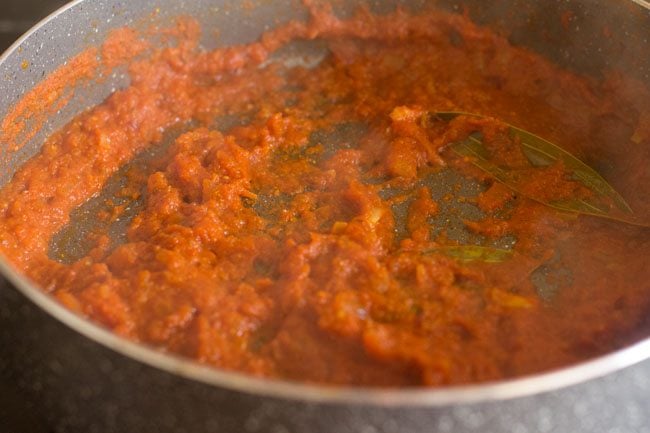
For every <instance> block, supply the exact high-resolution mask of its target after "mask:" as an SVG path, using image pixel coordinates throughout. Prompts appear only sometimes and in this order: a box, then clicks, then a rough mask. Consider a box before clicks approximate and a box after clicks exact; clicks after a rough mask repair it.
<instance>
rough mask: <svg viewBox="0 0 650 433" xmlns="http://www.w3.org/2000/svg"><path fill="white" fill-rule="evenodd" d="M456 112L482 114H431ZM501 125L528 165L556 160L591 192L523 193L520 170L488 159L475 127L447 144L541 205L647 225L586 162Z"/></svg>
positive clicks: (451, 116)
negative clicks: (574, 194) (555, 196)
mask: <svg viewBox="0 0 650 433" xmlns="http://www.w3.org/2000/svg"><path fill="white" fill-rule="evenodd" d="M459 116H468V117H475V118H485V117H484V116H481V115H478V114H471V113H463V112H438V113H434V117H435V118H437V119H440V120H442V121H445V122H449V121H451V120H453V119H455V118H456V117H459ZM504 125H505V126H506V127H507V129H508V134H509V135H510V137H511V138H512V139H514V140H517V141H518V142H519V145H520V147H521V151H522V153H523V154H524V155H525V156H526V158H527V159H528V161H529V163H530V164H531V168H540V167H548V166H551V165H553V164H555V163H558V162H560V163H562V165H563V167H564V168H565V169H566V170H567V174H568V175H569V176H570V179H571V180H573V181H576V182H579V183H580V184H582V185H584V186H585V187H586V188H587V189H588V190H589V191H590V192H591V194H590V195H589V197H569V198H558V199H544V198H540V197H535V196H533V195H530V194H527V193H526V191H524V190H522V189H520V188H519V187H518V180H519V179H520V178H519V177H518V176H520V175H521V173H519V172H516V171H515V170H510V169H508V168H504V167H501V166H499V165H497V164H495V163H494V162H492V161H491V160H490V155H489V152H488V150H487V149H486V147H485V146H484V144H483V137H482V135H481V133H480V132H478V131H477V132H474V133H472V134H470V135H469V136H468V137H467V138H466V139H463V140H459V141H457V142H455V143H453V144H451V146H450V147H451V149H452V150H453V151H454V152H456V153H457V154H459V155H461V156H465V157H468V158H469V159H470V160H471V162H472V163H473V164H474V165H476V166H477V167H479V168H480V169H482V170H483V171H485V172H487V173H489V174H491V175H492V176H494V177H495V178H496V179H497V180H498V181H500V182H502V183H503V184H505V185H506V186H508V187H510V188H511V189H513V190H514V191H517V192H518V193H520V194H522V195H524V196H526V197H528V198H530V199H532V200H535V201H537V202H539V203H542V204H544V205H547V206H550V207H553V208H555V209H558V210H562V211H565V212H572V213H580V214H586V215H593V216H597V217H602V218H608V219H613V220H618V221H622V222H626V223H629V224H634V225H640V226H646V227H647V226H648V225H650V223H648V222H642V221H640V220H639V219H638V218H637V217H636V215H635V214H634V212H633V211H632V209H631V208H630V206H629V205H628V204H627V202H626V201H625V199H624V198H623V197H622V196H621V195H620V194H619V193H618V192H617V191H616V190H615V189H614V188H613V187H612V186H611V185H610V184H609V183H607V181H606V180H605V179H604V178H603V177H602V176H601V175H600V174H598V172H596V171H595V170H594V169H592V168H591V167H589V166H588V165H587V164H585V163H584V162H582V161H580V160H579V159H578V158H576V157H575V156H573V155H572V154H570V153H569V152H567V151H566V150H564V149H562V148H561V147H559V146H557V145H555V144H553V143H551V142H549V141H548V140H545V139H543V138H541V137H539V136H538V135H535V134H532V133H530V132H528V131H525V130H523V129H521V128H517V127H515V126H512V125H509V124H506V123H504Z"/></svg>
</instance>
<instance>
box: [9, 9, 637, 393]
mask: <svg viewBox="0 0 650 433" xmlns="http://www.w3.org/2000/svg"><path fill="white" fill-rule="evenodd" d="M167 33H168V34H169V33H171V34H173V36H175V38H176V39H177V44H176V45H174V46H173V47H167V48H164V49H154V48H151V46H150V45H149V44H147V43H146V42H144V40H143V41H141V42H137V43H136V42H134V41H136V40H138V37H140V36H137V35H136V33H135V31H133V30H123V31H121V32H118V33H116V34H115V35H114V36H113V38H114V39H112V41H111V45H109V46H107V47H104V49H103V51H104V52H105V53H109V54H110V56H111V57H112V58H115V59H117V60H115V62H117V61H121V60H123V59H126V58H128V59H130V58H132V57H133V53H131V52H126V51H124V44H120V40H119V38H120V37H123V38H125V40H128V41H131V44H133V45H134V46H136V47H139V48H138V50H137V53H140V52H141V51H142V50H144V49H145V48H146V49H147V50H148V53H147V54H146V56H144V57H142V58H138V59H137V60H133V61H132V62H131V64H130V67H129V73H130V77H131V84H130V85H129V86H128V87H127V88H125V89H122V90H118V91H116V92H115V93H114V94H112V95H111V96H110V97H109V98H108V99H107V100H106V101H105V102H104V103H102V104H101V105H98V106H96V107H92V108H89V109H88V110H87V111H85V112H84V113H82V114H80V115H79V116H78V117H76V118H75V119H73V120H72V121H71V122H70V123H69V124H68V125H67V126H65V127H64V128H63V129H62V130H60V131H58V132H57V133H55V134H54V135H53V136H52V137H50V139H49V140H48V141H47V142H46V143H45V144H44V146H43V148H42V151H41V152H40V153H39V154H38V155H37V156H35V157H34V158H32V159H31V160H30V161H28V162H27V163H26V164H25V165H24V166H23V167H22V168H20V169H19V170H18V172H17V173H16V174H15V176H14V178H13V180H11V181H10V182H9V183H8V184H7V185H5V186H4V188H3V189H2V191H1V192H0V249H1V251H2V253H3V254H4V255H5V256H6V257H7V259H8V260H9V261H10V262H11V263H12V264H13V265H14V266H15V267H16V268H17V269H19V270H20V271H21V272H23V273H25V274H26V275H27V276H28V277H29V278H31V279H32V280H34V281H35V282H36V283H37V284H38V285H39V286H40V287H42V288H43V290H45V291H46V292H47V293H50V294H51V295H52V296H53V297H55V298H56V299H58V300H59V301H60V302H61V303H62V304H64V305H65V306H67V307H68V308H70V309H72V310H74V311H76V312H78V313H79V314H81V315H83V316H85V317H87V318H88V319H90V320H92V321H94V322H96V323H99V324H101V325H102V326H105V327H107V328H108V329H110V330H112V331H114V332H115V333H117V334H119V335H122V336H124V337H126V338H128V339H130V340H133V341H136V342H140V343H143V344H146V345H149V346H153V347H155V348H158V349H159V350H162V351H167V352H171V353H175V354H180V355H182V356H186V357H189V358H193V359H195V360H198V361H199V362H201V363H204V364H208V365H211V366H214V367H217V368H221V369H226V370H234V371H239V372H244V373H248V374H251V375H255V376H260V377H269V378H280V379H286V380H292V381H302V382H315V383H328V384H346V385H357V386H422V385H425V386H444V385H452V384H466V383H476V382H486V381H496V380H501V379H504V378H511V377H518V376H522V375H526V374H531V373H536V372H540V371H547V370H550V369H554V368H558V367H562V366H566V365H570V364H572V363H576V362H579V361H582V360H585V359H588V358H591V357H594V356H597V355H600V354H604V353H606V352H608V351H611V350H614V349H616V348H619V347H622V346H624V345H626V344H629V343H631V342H633V341H636V340H638V339H640V338H642V337H644V336H646V335H647V332H648V325H650V324H649V323H648V320H647V317H649V316H648V314H649V313H650V283H649V281H650V270H649V269H650V267H649V266H648V259H647V258H648V257H649V256H650V230H648V229H647V228H645V227H643V226H642V225H633V224H626V223H623V222H620V221H614V220H608V219H603V218H597V217H593V216H588V215H579V214H577V213H570V212H561V211H558V210H556V209H554V208H551V207H548V206H545V205H544V204H542V203H540V201H541V202H544V201H545V200H549V199H550V198H553V197H560V198H562V199H567V198H573V197H576V198H585V197H587V198H588V197H589V196H590V194H593V191H590V190H589V189H588V188H587V187H585V186H584V185H582V184H580V183H579V182H577V181H576V179H573V178H572V177H571V175H570V172H569V171H567V169H566V167H563V166H561V165H554V166H550V167H546V168H544V169H540V170H537V171H535V174H534V175H530V176H529V175H528V174H527V175H526V176H527V177H526V180H525V182H524V183H525V185H524V186H523V187H522V189H521V190H519V192H517V191H514V190H513V189H511V188H510V187H508V186H507V185H504V184H503V183H500V182H499V181H497V180H496V179H495V178H493V177H492V175H491V174H489V173H487V172H485V171H482V170H481V169H479V168H478V167H476V166H475V165H474V164H472V161H471V160H470V159H469V158H467V157H463V156H461V155H459V154H458V153H455V152H454V151H453V150H452V149H451V145H452V144H453V143H454V142H456V141H458V140H460V139H464V138H467V136H468V135H469V134H470V133H472V132H481V133H483V136H484V138H485V140H486V147H487V148H488V150H489V151H490V152H491V154H492V156H493V158H494V160H495V161H496V162H497V163H498V164H500V165H502V166H508V167H510V168H511V169H518V168H521V167H523V166H525V165H526V164H527V163H526V161H525V157H524V156H523V154H522V153H521V152H520V150H518V149H519V147H518V146H517V143H515V142H513V141H512V139H511V138H508V136H507V134H505V133H504V130H503V125H504V123H503V122H507V123H508V124H512V125H517V126H518V127H520V128H524V129H526V130H529V131H531V132H533V133H535V134H538V135H540V136H543V137H544V138H546V139H548V140H550V141H552V142H553V143H556V144H557V145H558V146H561V147H562V148H564V149H566V150H567V151H569V152H571V153H572V154H574V155H576V156H577V157H579V158H581V159H582V160H583V161H584V162H586V163H587V164H588V165H590V166H591V167H593V168H594V169H595V170H597V171H598V172H599V173H600V174H601V175H602V176H603V177H604V178H605V179H606V180H607V181H608V182H609V183H610V184H611V185H612V186H613V187H614V188H615V189H616V190H617V191H618V192H620V194H621V195H622V196H623V197H625V198H626V200H627V201H628V203H629V204H630V206H631V207H632V209H633V210H634V212H635V213H636V215H638V218H637V220H640V221H643V220H644V215H645V221H648V219H647V215H648V214H649V213H650V205H649V203H648V200H647V197H648V193H650V187H649V185H650V175H649V173H648V170H647V164H648V160H649V158H650V154H649V152H650V133H649V130H648V128H644V127H642V125H644V124H647V117H646V118H645V120H644V117H643V116H644V115H645V114H644V113H647V112H649V109H650V107H648V103H649V102H648V101H650V94H649V93H648V89H647V88H646V87H645V86H644V85H643V84H642V83H636V82H631V81H628V80H626V79H624V78H623V77H620V76H615V75H612V76H610V77H609V78H607V79H605V80H604V81H596V80H595V79H593V78H587V77H583V76H579V75H576V74H575V73H572V72H569V71H565V70H562V69H561V68H559V67H558V66H555V65H553V64H551V63H550V62H548V61H547V60H545V59H544V58H542V57H540V56H538V55H537V54H534V53H533V52H531V51H528V50H526V49H524V48H521V47H515V46H512V45H511V44H510V43H509V42H508V41H507V40H506V39H505V38H504V37H502V36H498V35H496V34H495V33H493V32H491V31H490V30H488V29H485V28H482V27H479V26H477V25H475V24H473V23H472V22H470V21H469V20H468V18H466V17H463V16H459V15H452V14H446V13H443V12H439V11H427V12H423V13H421V14H419V15H409V14H408V13H406V12H404V11H400V10H398V11H396V12H394V13H391V14H389V15H384V16H375V15H372V14H371V13H369V12H368V11H365V10H362V11H360V12H359V13H358V14H357V15H356V16H354V17H352V18H349V19H346V20H342V19H339V18H337V17H336V16H335V15H334V14H333V13H332V12H331V11H329V10H328V9H318V8H313V10H312V17H311V19H310V20H309V22H305V23H302V22H293V23H290V24H287V25H284V26H282V27H279V28H278V29H275V30H272V31H269V32H267V33H265V34H264V35H263V36H262V38H261V39H260V40H259V41H258V42H255V43H252V44H250V45H244V46H234V47H229V48H223V49H218V50H216V51H205V50H202V49H201V48H200V47H199V46H198V44H197V40H198V35H199V29H198V26H197V25H196V23H194V22H193V21H192V20H189V19H182V20H179V24H178V26H177V27H176V28H175V30H173V31H167ZM297 40H303V41H304V40H307V41H313V40H317V41H319V42H318V43H321V44H324V46H326V47H327V55H326V57H325V58H324V59H323V60H322V61H321V62H320V63H318V64H317V65H315V66H314V65H311V66H309V67H308V66H305V65H303V66H296V65H295V62H294V63H293V64H292V65H289V64H285V63H283V61H282V55H281V53H282V52H283V51H282V49H283V48H284V47H285V46H287V45H290V44H292V43H293V42H294V41H297ZM123 51H124V52H123ZM127 51H128V50H127ZM111 53H112V54H111ZM274 53H275V54H274ZM95 54H96V53H95ZM107 55H108V54H107ZM109 63H110V64H108V65H107V66H112V65H113V63H111V62H109ZM57 86H59V87H57V88H56V89H60V88H61V83H58V82H57ZM57 91H58V90H57ZM620 107H625V108H624V109H621V108H620ZM441 111H462V112H470V113H477V114H481V115H484V116H487V117H485V118H484V119H485V120H483V121H482V122H476V121H471V120H468V119H463V118H460V119H457V120H456V121H453V122H443V121H440V120H439V119H436V117H435V116H433V115H432V113H435V112H441ZM644 122H645V123H644ZM179 131H180V132H179ZM5 132H6V131H5ZM170 136H173V139H172V140H171V141H172V142H171V144H165V141H166V140H167V138H168V137H170ZM151 149H159V151H158V153H157V156H156V157H154V158H150V159H149V160H147V161H146V163H142V164H139V165H137V166H133V167H132V169H130V170H129V171H128V173H127V174H125V175H124V178H125V179H126V180H125V185H123V187H122V189H121V191H120V192H119V194H118V195H120V197H122V198H124V197H128V198H129V199H131V200H132V201H133V202H134V203H139V204H138V205H135V204H134V205H133V207H134V208H137V212H135V214H134V215H133V216H132V219H131V220H129V223H128V227H127V228H126V234H125V235H124V236H123V237H122V238H120V239H116V238H115V236H113V235H111V234H110V233H109V230H108V229H107V227H108V226H110V224H112V223H113V222H115V221H116V220H120V219H121V218H126V216H125V212H127V210H126V209H127V207H128V206H127V205H117V204H115V206H112V207H111V206H110V203H109V207H110V209H109V211H104V212H103V213H100V214H98V215H97V216H96V218H97V219H98V220H102V219H103V220H104V221H105V222H106V224H104V225H103V226H102V227H103V229H101V230H100V229H96V230H93V231H92V233H91V234H90V235H89V238H88V239H89V242H91V243H92V248H89V249H88V250H87V251H84V252H83V253H82V254H81V255H80V256H78V257H73V258H70V257H68V258H66V257H64V256H56V257H54V256H53V255H52V254H51V253H50V252H51V250H52V243H53V242H54V241H53V239H55V238H56V234H57V233H59V232H60V231H61V230H64V229H65V228H66V227H68V226H69V225H70V224H76V223H77V222H76V221H75V219H74V218H71V213H73V211H74V210H75V209H76V208H78V207H79V206H82V205H83V204H84V203H86V202H87V201H88V200H89V199H91V198H92V197H96V196H98V195H99V194H100V193H101V191H102V188H103V187H104V185H105V184H106V183H107V181H108V180H109V179H110V178H111V176H113V175H114V174H115V173H116V172H118V170H120V168H121V167H123V166H124V165H125V164H127V163H129V161H131V160H133V158H135V157H136V156H137V155H138V154H140V153H141V152H143V151H147V150H151ZM522 170H524V169H523V168H522ZM522 173H524V172H523V171H522ZM526 173H528V172H526ZM522 185H523V183H522ZM522 192H523V193H522ZM531 197H532V198H533V199H531ZM90 218H91V219H92V218H95V217H90ZM100 225H101V224H100ZM468 246H469V247H475V250H471V249H464V248H466V247H468ZM450 247H454V248H455V249H454V248H450ZM478 247H480V248H483V249H484V250H481V251H488V253H489V252H490V251H492V252H494V251H497V250H498V251H499V252H500V254H501V255H500V256H499V257H497V258H494V257H492V258H491V256H489V254H488V255H487V256H486V255H482V253H481V254H479V255H478V256H476V255H474V256H472V257H469V255H471V254H469V253H470V252H472V251H473V252H474V253H475V252H476V251H479V249H478ZM468 254H469V255H468Z"/></svg>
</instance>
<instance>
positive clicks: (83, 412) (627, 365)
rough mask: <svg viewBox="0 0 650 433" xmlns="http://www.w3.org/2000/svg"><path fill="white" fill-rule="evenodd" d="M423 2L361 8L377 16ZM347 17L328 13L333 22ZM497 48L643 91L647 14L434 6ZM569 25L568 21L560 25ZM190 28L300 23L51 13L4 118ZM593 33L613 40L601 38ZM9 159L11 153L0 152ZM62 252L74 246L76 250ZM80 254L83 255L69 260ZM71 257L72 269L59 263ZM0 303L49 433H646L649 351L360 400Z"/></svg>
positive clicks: (595, 2)
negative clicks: (38, 88) (22, 102)
mask: <svg viewBox="0 0 650 433" xmlns="http://www.w3.org/2000/svg"><path fill="white" fill-rule="evenodd" d="M398 3H399V4H405V5H406V6H407V7H409V8H411V9H413V10H414V11H417V9H418V8H419V7H421V6H422V5H423V4H426V3H428V2H426V1H393V0H386V1H373V2H371V3H370V4H371V7H372V8H373V9H374V10H376V11H377V12H382V11H386V10H390V9H392V8H394V7H395V5H396V4H398ZM358 4H359V2H357V1H339V2H336V7H337V13H341V14H345V13H348V12H349V11H351V10H352V9H353V8H354V7H356V6H357V5H358ZM437 4H438V5H439V6H440V7H441V8H443V9H447V10H450V11H455V12H458V13H464V12H465V11H467V12H468V13H469V14H470V16H471V17H472V18H473V19H475V20H476V21H477V22H479V23H482V24H487V25H489V26H491V27H493V28H494V29H496V30H497V31H499V32H501V33H504V34H507V35H509V38H510V39H511V40H512V42H513V43H515V44H520V45H524V46H527V47H530V48H532V49H533V50H535V51H538V52H539V53H541V54H543V55H544V56H546V57H548V58H550V59H551V60H552V61H554V62H556V63H558V64H560V65H561V66H563V67H566V68H569V69H572V70H574V71H577V72H579V73H582V74H587V75H590V76H593V77H596V78H598V77H601V76H602V75H603V74H605V73H606V71H608V70H610V69H616V70H620V71H624V72H625V73H626V74H627V75H629V76H631V77H633V78H635V79H639V80H644V81H646V82H648V81H650V8H649V6H648V5H647V4H645V3H644V2H643V1H641V0H638V1H636V2H633V1H630V0H562V1H560V0H557V1H556V0H549V1H545V2H543V3H539V2H537V1H533V0H526V1H524V0H496V1H492V2H490V3H489V4H487V3H485V2H483V1H478V0H477V1H473V0H472V1H470V0H468V1H442V0H441V1H439V2H437ZM567 11H569V12H570V17H571V20H570V22H569V25H566V24H567V23H566V20H564V21H563V20H562V19H561V16H562V14H565V15H564V16H565V17H566V16H567V15H566V13H567ZM178 15H192V16H194V17H196V18H197V19H198V20H199V21H200V22H201V24H202V25H203V27H204V28H206V29H218V30H219V35H220V36H219V38H215V37H214V33H213V32H209V31H208V32H204V34H205V36H204V39H203V41H202V42H203V44H204V46H205V47H206V48H213V47H215V46H221V45H229V44H233V43H243V42H250V41H253V40H255V39H256V38H257V37H258V36H259V35H260V33H261V32H262V31H263V30H264V29H267V28H269V27H273V26H276V25H278V24H280V23H283V22H287V21H288V20H291V19H304V18H305V16H306V10H305V9H304V7H303V6H301V5H300V4H299V3H298V2H295V1H292V0H274V1H266V0H264V1H259V2H258V1H253V2H225V1H216V0H193V1H175V0H157V1H144V0H143V1H130V2H125V1H120V0H79V1H75V2H73V3H71V4H70V5H68V6H67V7H65V8H63V9H61V10H59V11H58V12H56V13H55V14H53V15H52V16H50V17H49V18H48V19H46V20H44V21H43V22H42V23H40V24H39V25H38V26H37V27H35V28H34V29H33V30H32V31H30V32H29V33H28V34H27V35H25V36H24V37H23V38H21V39H20V40H19V41H18V42H16V44H14V46H13V47H12V48H10V49H9V50H8V51H7V52H6V53H5V54H4V55H3V56H2V58H0V116H4V114H6V112H7V111H8V110H9V108H10V107H11V106H12V105H14V104H15V103H16V102H17V101H18V100H19V99H20V98H21V96H22V95H23V94H24V93H25V92H26V91H28V90H29V89H31V88H32V87H33V86H34V85H35V84H36V83H38V82H39V81H40V80H42V78H43V77H44V76H46V75H47V74H48V73H50V72H52V71H53V70H54V69H56V68H57V67H58V66H60V65H62V64H63V63H64V62H65V61H66V59H69V58H71V57H72V56H73V55H74V54H77V53H79V52H80V51H82V50H83V49H85V48H87V47H88V46H91V45H94V44H95V45H96V44H99V43H101V42H102V40H103V39H104V38H105V36H106V34H107V33H108V31H109V30H110V29H113V28H116V27H121V26H125V25H130V26H134V27H140V28H144V27H146V26H149V25H150V24H161V25H164V24H166V23H169V22H170V20H172V19H173V18H174V17H176V16H178ZM604 28H616V29H617V30H619V31H616V32H612V33H611V34H610V35H609V36H608V37H601V36H602V34H603V29H604ZM127 83H128V76H126V75H125V73H124V71H123V70H119V69H118V70H116V71H114V73H112V74H111V75H108V76H107V77H105V79H103V80H99V81H97V82H94V81H93V82H92V84H90V85H88V84H84V85H82V86H80V87H79V88H78V89H76V92H75V94H74V97H73V99H72V100H71V101H70V103H69V104H68V105H66V106H65V107H64V108H63V109H61V110H59V111H58V112H56V113H52V114H51V115H50V116H49V117H48V119H47V122H46V124H45V127H44V128H42V129H41V130H40V132H39V133H38V134H36V135H35V136H34V137H33V138H32V139H31V140H30V141H29V142H28V144H27V145H26V146H24V147H23V148H22V149H21V150H20V151H18V152H8V149H6V148H4V149H2V155H3V159H2V161H1V163H0V165H1V166H2V171H1V172H0V181H1V182H2V183H3V184H4V183H6V182H7V181H8V179H10V177H11V176H12V174H13V173H14V172H15V170H16V169H17V167H18V166H20V164H21V163H22V162H24V161H25V160H26V159H28V158H29V157H30V156H32V155H34V154H35V153H36V152H37V151H38V150H39V148H40V146H41V145H42V143H43V140H44V139H45V137H47V135H48V134H50V133H51V132H52V131H54V130H56V129H57V128H59V127H61V126H62V125H64V124H65V123H66V122H67V121H69V120H70V119H71V118H72V116H74V115H75V114H76V113H79V112H80V111H81V110H83V109H84V108H85V107H88V106H90V105H94V104H96V103H99V102H101V101H102V100H103V99H104V98H106V97H107V96H108V95H109V94H110V92H111V91H113V90H114V89H116V88H119V87H122V86H125V85H126V84H127ZM2 146H5V147H6V146H7V143H2ZM73 244H74V243H73ZM68 247H69V248H70V249H71V250H70V251H73V250H74V248H81V247H80V246H79V245H76V244H74V245H73V246H70V245H68ZM70 251H68V253H70ZM0 270H1V271H2V274H3V275H4V277H5V278H6V279H7V280H8V281H9V284H5V285H3V286H2V288H0V348H1V351H2V354H1V355H0V372H1V373H2V374H3V375H6V376H7V377H9V378H11V379H12V380H14V381H15V382H16V384H17V385H18V386H19V387H20V388H21V389H22V391H23V392H24V393H25V395H26V396H27V397H28V398H29V399H31V400H32V401H33V402H34V404H35V406H34V407H36V408H37V411H38V412H39V415H41V416H44V417H45V418H46V419H47V420H48V421H49V422H50V423H51V425H53V426H55V428H56V431H57V432H102V433H104V432H191V433H195V432H197V433H198V432H226V433H228V432H271V433H281V432H307V433H312V432H337V433H339V432H340V433H344V432H355V433H371V432H387V433H388V432H400V433H401V432H405V433H408V432H488V431H494V432H506V431H511V432H521V433H525V432H576V431H585V432H644V431H650V361H648V360H647V359H648V358H650V339H646V340H643V341H640V342H638V343H636V344H635V345H632V346H629V347H626V348H624V349H622V350H619V351H617V352H615V353H611V354H609V355H606V356H603V357H600V358H597V359H594V360H590V361H588V362H585V363H582V364H580V365H576V366H571V367H567V368H565V369H561V370H558V371H553V372H548V373H543V374H538V375H534V376H530V377H524V378H520V379H514V380H507V381H503V382H499V383H490V384H484V385H471V386H463V387H455V388H444V389H405V390H377V389H374V390H368V389H352V388H333V387H323V386H315V385H301V384H294V383H287V382H282V381H268V380H261V379H254V378H250V377H247V376H244V375H240V374H237V373H227V372H223V371H218V370H215V369H211V368H208V367H204V366H201V365H199V364H197V363H194V362H192V361H188V360H184V359H179V358H176V357H174V356H171V355H167V354H163V353H159V352H156V351H153V350H151V349H148V348H145V347H142V346H139V345H136V344H134V343H131V342H128V341H125V340H124V339H122V338H120V337H117V336H115V335H113V334H111V333H110V332H108V331H106V330H104V329H102V328H100V327H98V326H96V325H94V324H92V323H89V322H87V321H86V320H84V319H82V318H80V317H78V316H76V315H74V314H73V313H71V312H69V311H67V310H66V309H65V308H63V307H62V306H60V305H59V304H57V303H56V302H55V301H53V300H52V299H50V298H49V297H48V296H47V295H45V294H43V293H42V292H41V291H39V289H37V288H35V287H33V286H32V285H31V284H30V283H29V282H28V281H26V280H25V279H24V278H23V277H21V276H20V275H18V274H17V273H16V272H15V271H14V270H12V268H11V267H10V266H9V265H8V264H7V263H6V262H5V261H0Z"/></svg>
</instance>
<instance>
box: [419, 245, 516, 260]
mask: <svg viewBox="0 0 650 433" xmlns="http://www.w3.org/2000/svg"><path fill="white" fill-rule="evenodd" d="M424 254H442V255H445V256H447V257H451V258H453V259H456V260H459V261H461V262H477V261H480V262H484V263H500V262H504V261H506V260H508V259H509V258H510V257H512V251H511V250H503V249H499V248H491V247H482V246H479V245H448V246H441V247H436V248H431V249H428V250H426V251H424Z"/></svg>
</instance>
